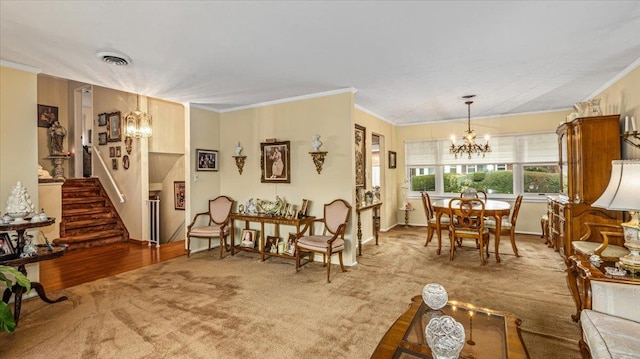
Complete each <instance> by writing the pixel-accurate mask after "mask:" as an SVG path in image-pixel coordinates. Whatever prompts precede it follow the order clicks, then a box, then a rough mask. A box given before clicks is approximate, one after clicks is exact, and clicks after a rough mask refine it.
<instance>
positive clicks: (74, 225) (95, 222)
mask: <svg viewBox="0 0 640 359" xmlns="http://www.w3.org/2000/svg"><path fill="white" fill-rule="evenodd" d="M116 223H118V221H116V219H115V218H103V219H88V220H81V221H67V222H66V224H65V227H66V229H67V232H68V231H69V230H70V229H78V228H82V229H89V227H102V226H111V227H113V226H114V225H115V224H116ZM90 229H91V230H100V229H98V228H90Z"/></svg>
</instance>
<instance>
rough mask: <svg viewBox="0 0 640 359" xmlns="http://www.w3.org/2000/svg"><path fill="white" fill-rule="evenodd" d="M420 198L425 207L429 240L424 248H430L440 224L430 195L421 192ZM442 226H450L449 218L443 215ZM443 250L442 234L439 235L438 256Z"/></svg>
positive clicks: (441, 218)
mask: <svg viewBox="0 0 640 359" xmlns="http://www.w3.org/2000/svg"><path fill="white" fill-rule="evenodd" d="M420 196H421V197H422V207H424V215H425V217H426V219H427V240H426V241H425V242H424V246H425V247H426V246H428V245H429V242H431V239H432V238H433V233H434V232H435V231H436V229H437V228H438V223H437V220H436V212H435V210H434V209H433V205H432V204H431V198H430V197H429V193H427V192H421V194H420ZM440 225H441V226H443V225H444V226H447V227H448V226H449V216H447V215H443V216H442V217H440ZM441 248H442V233H438V252H437V253H438V254H440V251H441Z"/></svg>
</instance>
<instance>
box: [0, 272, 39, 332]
mask: <svg viewBox="0 0 640 359" xmlns="http://www.w3.org/2000/svg"><path fill="white" fill-rule="evenodd" d="M7 275H9V276H8V277H7ZM11 277H13V279H15V282H16V283H17V284H18V285H20V286H23V287H24V288H26V291H27V293H28V292H29V291H30V290H31V281H29V279H28V278H27V276H25V275H24V274H22V273H20V272H19V271H18V270H17V269H15V268H14V267H8V266H2V265H0V281H3V282H5V283H6V284H7V288H9V290H11V287H12V286H13V281H12V280H11ZM15 329H16V322H15V320H14V319H13V314H12V313H11V308H9V304H7V303H5V302H3V301H1V300H0V330H4V331H5V332H13V331H14V330H15Z"/></svg>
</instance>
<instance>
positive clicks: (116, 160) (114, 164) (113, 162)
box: [111, 158, 118, 171]
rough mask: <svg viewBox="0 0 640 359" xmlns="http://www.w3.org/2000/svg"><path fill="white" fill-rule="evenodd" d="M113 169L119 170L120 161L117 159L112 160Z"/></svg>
mask: <svg viewBox="0 0 640 359" xmlns="http://www.w3.org/2000/svg"><path fill="white" fill-rule="evenodd" d="M111 169H112V170H114V171H117V170H118V159H117V158H113V159H112V160H111Z"/></svg>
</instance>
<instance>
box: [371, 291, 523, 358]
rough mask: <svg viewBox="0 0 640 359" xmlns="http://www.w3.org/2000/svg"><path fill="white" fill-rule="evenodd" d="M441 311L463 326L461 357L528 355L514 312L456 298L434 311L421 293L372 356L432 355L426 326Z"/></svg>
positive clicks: (408, 356) (414, 356) (518, 320)
mask: <svg viewBox="0 0 640 359" xmlns="http://www.w3.org/2000/svg"><path fill="white" fill-rule="evenodd" d="M442 314H445V315H449V316H451V317H453V318H454V319H455V320H456V321H457V322H459V323H461V324H462V325H463V326H464V329H465V335H466V338H465V340H466V343H465V345H464V347H463V348H462V351H461V352H460V358H475V359H499V358H510V359H527V358H529V353H528V352H527V349H526V347H525V346H524V343H523V342H522V338H521V337H520V324H521V323H522V321H521V320H520V319H519V318H516V317H515V316H514V315H513V314H511V313H507V312H499V311H496V310H491V309H486V308H480V307H476V306H474V305H472V304H468V303H462V302H457V301H449V303H448V304H447V305H446V306H445V307H444V308H442V309H440V310H437V311H434V310H431V309H430V308H429V307H427V305H426V304H424V301H423V300H422V296H421V295H417V296H415V297H413V299H412V303H411V306H410V307H409V309H408V310H407V311H406V312H405V313H404V314H403V315H402V316H400V317H399V318H398V320H396V322H395V323H394V324H393V325H392V326H391V328H389V330H388V331H387V333H386V334H385V335H384V337H382V339H381V340H380V343H379V344H378V347H377V348H376V350H375V351H374V352H373V355H371V358H372V359H388V358H403V359H405V358H406V359H418V358H420V359H431V358H432V356H431V349H430V348H429V346H428V345H427V343H426V339H425V336H424V329H425V327H426V326H427V324H428V323H429V320H430V319H431V318H433V317H434V316H438V315H442Z"/></svg>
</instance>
